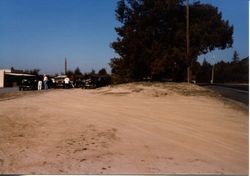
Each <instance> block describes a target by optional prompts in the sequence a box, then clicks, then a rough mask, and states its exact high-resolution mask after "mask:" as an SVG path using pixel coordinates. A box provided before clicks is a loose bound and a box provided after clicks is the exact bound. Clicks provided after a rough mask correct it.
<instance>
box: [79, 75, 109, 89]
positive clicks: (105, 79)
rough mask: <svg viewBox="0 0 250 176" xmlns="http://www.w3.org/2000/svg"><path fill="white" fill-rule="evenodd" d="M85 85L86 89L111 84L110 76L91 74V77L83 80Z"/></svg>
mask: <svg viewBox="0 0 250 176" xmlns="http://www.w3.org/2000/svg"><path fill="white" fill-rule="evenodd" d="M83 83H84V84H83V87H84V88H85V89H95V88H98V87H103V86H107V85H110V84H111V77H110V76H98V75H96V76H91V77H90V78H89V79H85V80H84V81H83Z"/></svg>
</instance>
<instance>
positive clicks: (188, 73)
mask: <svg viewBox="0 0 250 176" xmlns="http://www.w3.org/2000/svg"><path fill="white" fill-rule="evenodd" d="M186 42H187V43H186V47H187V48H186V49H187V53H186V57H187V62H188V64H190V65H188V68H187V82H188V83H190V82H191V79H192V71H191V68H192V67H191V66H192V61H191V63H189V62H190V51H189V47H190V39H189V0H187V5H186Z"/></svg>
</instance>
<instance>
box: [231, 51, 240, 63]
mask: <svg viewBox="0 0 250 176" xmlns="http://www.w3.org/2000/svg"><path fill="white" fill-rule="evenodd" d="M232 61H233V62H234V63H238V62H239V61H240V57H239V54H238V52H237V51H234V54H233V58H232Z"/></svg>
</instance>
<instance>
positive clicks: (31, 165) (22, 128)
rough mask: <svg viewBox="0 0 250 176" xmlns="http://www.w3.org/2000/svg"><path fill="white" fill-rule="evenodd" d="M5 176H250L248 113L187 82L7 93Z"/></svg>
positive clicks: (1, 111) (1, 129)
mask: <svg viewBox="0 0 250 176" xmlns="http://www.w3.org/2000/svg"><path fill="white" fill-rule="evenodd" d="M0 173H19V174H21V173H22V174H80V173H81V174H101V173H104V174H127V173H130V174H131V173H132V174H142V173H145V174H146V173H147V174H150V173H157V174H160V173H224V174H228V173H231V174H232V173H242V174H247V173H248V110H247V108H246V107H244V105H241V104H234V103H233V102H227V101H226V100H223V99H222V98H220V97H218V95H215V94H214V93H213V92H210V91H208V90H206V89H204V88H200V87H198V86H194V85H188V84H160V83H159V84H150V83H140V84H125V85H120V86H112V87H106V88H101V89H96V90H82V89H71V90H50V91H47V92H45V91H42V92H30V93H24V94H22V93H16V94H14V93H12V94H11V95H9V94H4V95H0Z"/></svg>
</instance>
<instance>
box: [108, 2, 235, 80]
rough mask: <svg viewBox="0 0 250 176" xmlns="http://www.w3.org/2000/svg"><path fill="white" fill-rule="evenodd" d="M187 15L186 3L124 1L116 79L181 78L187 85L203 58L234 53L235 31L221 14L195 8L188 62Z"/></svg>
mask: <svg viewBox="0 0 250 176" xmlns="http://www.w3.org/2000/svg"><path fill="white" fill-rule="evenodd" d="M185 10H186V8H185V4H184V1H183V0H120V1H119V2H118V5H117V9H116V19H117V20H118V21H119V22H120V23H121V24H122V25H121V26H120V27H117V28H115V30H116V32H117V34H118V35H119V37H118V38H117V40H116V41H115V42H113V43H112V44H111V46H112V48H113V49H114V50H115V51H116V52H117V53H118V54H119V57H117V58H112V59H111V62H110V66H111V68H112V70H111V71H112V73H113V74H115V75H119V76H120V77H123V78H130V79H131V80H141V79H143V78H144V77H148V76H157V77H163V76H164V77H174V76H175V75H177V76H178V79H180V80H181V79H182V80H183V79H184V78H185V73H186V67H187V66H188V65H190V62H191V61H195V60H196V59H197V57H198V56H199V55H201V54H205V53H207V52H209V51H212V50H214V49H215V48H219V49H224V48H227V47H231V45H232V43H233V39H232V34H233V27H232V26H230V25H229V22H228V21H224V20H222V14H221V12H219V11H218V8H216V7H214V6H212V5H210V4H201V3H200V2H196V3H194V4H191V5H190V58H192V59H191V60H187V59H186V16H185V14H186V13H185V12H186V11H185ZM177 71H178V73H179V74H176V73H175V72H177ZM176 79H177V78H176Z"/></svg>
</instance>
